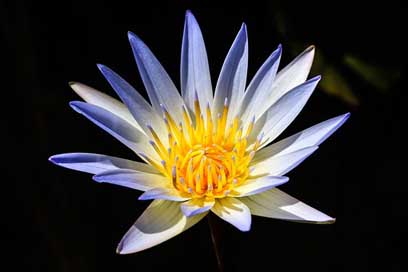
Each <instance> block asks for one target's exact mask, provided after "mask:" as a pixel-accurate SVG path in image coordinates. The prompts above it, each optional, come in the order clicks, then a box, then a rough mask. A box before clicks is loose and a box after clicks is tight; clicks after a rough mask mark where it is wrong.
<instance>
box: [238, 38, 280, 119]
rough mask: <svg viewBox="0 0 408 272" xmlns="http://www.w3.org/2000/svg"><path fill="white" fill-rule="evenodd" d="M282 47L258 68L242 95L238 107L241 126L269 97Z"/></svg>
mask: <svg viewBox="0 0 408 272" xmlns="http://www.w3.org/2000/svg"><path fill="white" fill-rule="evenodd" d="M281 55H282V46H281V45H279V46H278V48H277V49H276V50H275V51H274V52H272V54H271V55H270V56H269V58H268V59H267V60H266V61H265V62H264V64H263V65H262V66H261V68H259V70H258V72H257V73H256V74H255V76H254V78H253V79H252V81H251V83H249V86H248V88H247V90H246V92H245V94H244V97H243V99H242V102H241V105H240V115H241V120H242V123H243V124H247V123H248V122H249V121H250V119H251V118H252V117H253V116H255V113H256V112H258V111H257V109H258V107H259V106H260V105H262V104H264V101H265V100H267V98H268V97H269V96H270V95H271V90H272V84H273V82H274V79H275V76H276V71H277V70H278V66H279V62H280V58H281Z"/></svg>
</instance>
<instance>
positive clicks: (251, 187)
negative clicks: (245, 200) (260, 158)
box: [233, 173, 289, 197]
mask: <svg viewBox="0 0 408 272" xmlns="http://www.w3.org/2000/svg"><path fill="white" fill-rule="evenodd" d="M251 174H252V173H251ZM288 180H289V178H288V177H277V176H264V177H260V178H255V179H247V180H246V181H245V182H244V183H243V184H242V185H240V186H238V187H236V188H234V189H233V193H238V194H239V195H238V196H237V197H244V196H249V195H255V194H259V193H262V192H264V191H267V190H270V189H272V188H274V187H277V186H279V185H282V184H284V183H286V182H288Z"/></svg>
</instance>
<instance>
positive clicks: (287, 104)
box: [261, 76, 320, 146]
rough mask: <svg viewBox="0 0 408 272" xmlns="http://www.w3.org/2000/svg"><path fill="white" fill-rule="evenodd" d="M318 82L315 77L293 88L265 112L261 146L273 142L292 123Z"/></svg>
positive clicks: (318, 78)
mask: <svg viewBox="0 0 408 272" xmlns="http://www.w3.org/2000/svg"><path fill="white" fill-rule="evenodd" d="M319 80H320V76H317V77H314V78H312V79H310V80H308V81H306V82H305V83H303V84H301V85H299V86H297V87H295V88H293V89H292V90H291V91H290V92H288V93H287V94H286V95H284V96H283V97H282V98H281V99H279V100H278V102H276V103H275V104H273V105H272V106H271V107H270V108H269V109H268V111H267V112H265V114H266V119H265V124H264V126H263V128H262V132H261V134H263V135H264V136H263V139H264V141H263V142H262V145H261V146H265V145H267V144H268V143H270V142H271V141H273V140H275V139H276V137H278V136H279V135H280V134H281V133H282V132H283V131H284V130H285V129H286V128H287V127H288V126H289V125H290V124H291V123H292V121H293V120H294V119H295V118H296V116H297V115H298V114H299V113H300V111H301V110H302V109H303V107H304V105H305V104H306V102H307V101H308V99H309V97H310V96H311V94H312V92H313V91H314V89H315V88H316V85H317V83H318V82H319Z"/></svg>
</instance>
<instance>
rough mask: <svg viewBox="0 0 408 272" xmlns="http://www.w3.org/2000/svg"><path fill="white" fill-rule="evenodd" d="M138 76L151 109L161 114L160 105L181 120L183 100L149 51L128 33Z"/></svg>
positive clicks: (135, 37)
mask: <svg viewBox="0 0 408 272" xmlns="http://www.w3.org/2000/svg"><path fill="white" fill-rule="evenodd" d="M128 37H129V42H130V44H131V46H132V50H133V55H134V57H135V60H136V63H137V67H138V68H139V73H140V76H141V77H142V80H143V83H144V85H145V87H146V91H147V94H148V96H149V99H150V102H151V103H152V106H153V108H154V109H155V110H156V111H157V112H158V113H162V108H161V106H160V105H161V104H162V105H164V107H165V108H166V109H167V110H168V111H169V112H170V113H171V114H172V116H173V118H174V119H175V120H183V111H182V107H183V106H184V102H183V99H182V98H181V96H180V94H179V92H178V91H177V89H176V87H175V86H174V83H173V81H172V80H171V79H170V77H169V75H168V74H167V72H166V71H165V70H164V68H163V67H162V65H161V64H160V62H159V61H158V60H157V59H156V57H155V56H154V55H153V53H152V52H151V51H150V49H149V48H148V47H147V46H146V44H144V43H143V42H142V40H140V39H139V37H137V36H136V35H135V34H133V33H131V32H129V33H128Z"/></svg>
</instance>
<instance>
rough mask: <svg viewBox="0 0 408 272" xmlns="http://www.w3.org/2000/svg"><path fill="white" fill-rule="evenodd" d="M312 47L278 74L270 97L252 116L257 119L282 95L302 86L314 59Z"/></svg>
mask: <svg viewBox="0 0 408 272" xmlns="http://www.w3.org/2000/svg"><path fill="white" fill-rule="evenodd" d="M314 52H315V49H314V46H310V47H308V48H307V49H306V50H305V51H303V52H302V53H301V54H300V55H299V56H298V57H296V58H295V59H294V60H293V61H292V62H291V63H289V64H288V65H287V66H286V67H285V68H283V69H282V70H281V71H279V72H278V74H277V75H276V77H275V80H274V82H273V85H272V86H271V90H270V95H269V96H267V97H266V99H265V100H264V101H262V104H259V105H258V107H256V111H255V113H254V115H255V116H256V117H257V118H258V117H259V116H261V115H262V114H263V113H264V112H265V111H267V110H268V108H269V107H270V106H272V105H273V104H274V103H276V101H278V100H279V99H280V98H281V97H282V96H283V95H285V94H286V93H287V92H289V91H290V90H291V89H293V88H295V87H296V86H298V85H299V84H302V83H303V82H305V80H306V79H307V76H308V75H309V72H310V68H311V67H312V63H313V58H314Z"/></svg>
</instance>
